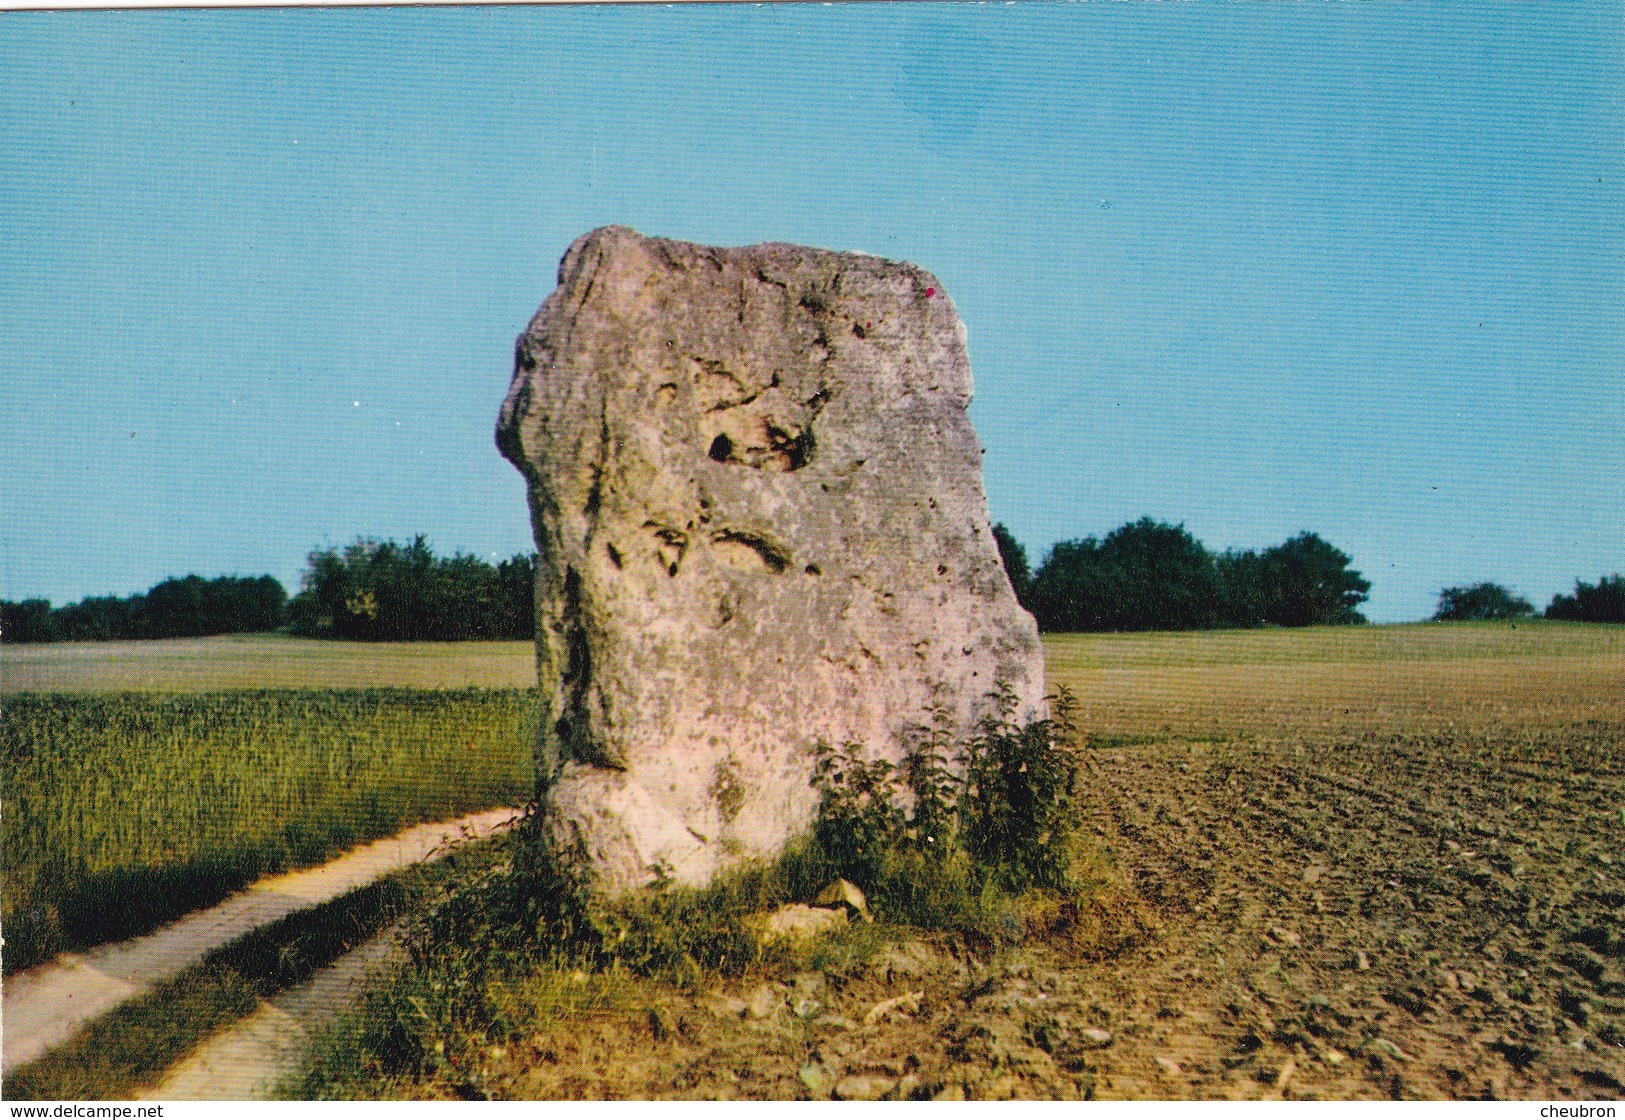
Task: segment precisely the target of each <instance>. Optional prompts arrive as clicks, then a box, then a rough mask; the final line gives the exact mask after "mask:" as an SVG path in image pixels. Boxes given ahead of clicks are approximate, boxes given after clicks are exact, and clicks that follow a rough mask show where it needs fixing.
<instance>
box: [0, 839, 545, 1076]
mask: <svg viewBox="0 0 1625 1120" xmlns="http://www.w3.org/2000/svg"><path fill="white" fill-rule="evenodd" d="M516 814H517V810H514V809H491V810H488V811H486V812H483V813H474V814H471V815H469V816H466V817H463V818H462V819H460V820H455V821H446V822H441V823H437V824H424V825H418V826H416V827H414V828H409V829H407V830H406V831H404V832H401V833H399V834H397V835H395V836H391V837H388V838H387V839H384V840H378V841H375V842H373V843H371V844H366V845H363V846H362V847H360V848H357V849H355V850H354V851H351V852H349V853H347V854H345V855H343V856H340V857H339V858H338V859H335V860H333V861H332V862H330V863H327V864H324V865H322V866H321V867H313V868H308V869H306V870H303V871H293V872H289V873H288V874H286V875H278V876H275V877H274V878H270V879H265V880H262V881H260V882H258V883H255V884H254V885H253V886H252V887H249V888H248V889H247V890H245V891H242V892H241V893H239V894H235V895H233V896H232V897H231V898H228V899H227V900H226V901H224V902H222V903H220V904H219V905H218V906H214V907H211V908H209V909H208V910H201V911H199V912H197V913H195V914H189V915H187V916H186V917H184V918H181V919H180V920H179V921H176V922H172V923H170V924H169V925H167V926H164V927H162V928H160V929H158V930H156V931H154V932H152V933H150V934H147V935H146V936H144V937H138V938H135V939H133V940H130V941H124V942H119V943H117V944H113V945H101V946H98V947H96V948H94V949H90V950H88V951H86V952H83V953H64V954H62V955H61V956H60V957H57V958H56V959H55V960H53V961H50V962H48V963H46V964H42V965H39V966H38V967H36V968H31V969H29V970H27V971H26V972H20V973H18V974H17V975H15V976H12V977H10V978H8V979H7V980H6V981H5V992H4V1001H3V1004H0V1010H3V1013H4V1014H3V1023H4V1030H5V1038H4V1065H3V1068H4V1069H6V1070H8V1071H9V1070H11V1069H14V1068H16V1067H17V1066H19V1065H22V1064H24V1063H27V1062H30V1061H32V1060H33V1059H35V1058H38V1057H39V1056H40V1055H42V1054H44V1053H45V1052H46V1051H47V1050H49V1049H50V1048H51V1047H53V1046H55V1045H57V1044H58V1043H60V1042H63V1041H66V1040H67V1039H68V1038H70V1037H72V1036H73V1034H74V1033H75V1032H76V1031H78V1030H79V1028H80V1027H82V1026H84V1024H85V1023H87V1022H89V1021H90V1020H91V1019H94V1018H95V1017H96V1016H98V1015H101V1014H103V1013H104V1012H107V1011H109V1010H111V1009H112V1008H114V1007H116V1006H118V1005H119V1004H120V1003H123V1002H124V1001H125V1000H128V999H130V998H132V997H134V996H137V995H139V994H141V993H142V992H145V991H147V990H148V989H150V988H152V987H153V986H154V985H155V984H158V983H160V982H161V981H163V980H167V979H168V978H169V977H171V976H174V975H175V974H176V973H178V972H180V971H182V970H183V969H185V968H187V967H188V966H190V965H193V964H195V963H197V962H198V961H199V960H201V959H202V958H203V957H204V956H205V955H206V954H208V953H209V952H210V951H211V950H214V949H217V948H219V947H220V946H222V945H225V944H227V943H229V942H231V941H234V940H236V939H237V938H238V937H241V936H242V935H243V934H245V933H248V932H249V931H250V930H253V929H257V928H258V927H260V926H263V925H266V924H268V923H270V922H274V921H276V920H278V919H280V918H284V917H286V916H288V915H289V914H292V913H294V912H295V911H298V910H303V909H306V908H308V907H311V906H315V905H317V904H319V903H322V902H326V901H328V900H329V899H333V898H337V897H339V896H340V895H342V894H346V893H348V892H349V891H352V890H355V889H356V888H358V887H362V886H365V885H366V884H368V883H370V882H372V881H374V880H375V879H378V878H379V877H381V876H383V875H387V874H389V873H390V872H392V871H397V870H400V869H401V868H403V867H406V866H408V865H410V864H414V863H419V862H422V861H423V860H425V859H429V858H433V855H434V853H436V851H437V850H442V849H444V847H445V845H446V844H447V843H449V842H450V841H453V840H456V839H458V838H460V837H470V838H474V837H480V836H486V835H489V834H490V833H491V832H493V831H495V830H496V829H498V828H500V827H502V826H503V825H504V824H506V823H508V822H509V821H511V820H512V819H513V818H514V817H515V816H516Z"/></svg>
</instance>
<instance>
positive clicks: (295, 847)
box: [0, 689, 536, 972]
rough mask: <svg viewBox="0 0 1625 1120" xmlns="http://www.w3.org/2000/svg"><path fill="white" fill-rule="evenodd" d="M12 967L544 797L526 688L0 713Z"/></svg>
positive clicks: (27, 704)
mask: <svg viewBox="0 0 1625 1120" xmlns="http://www.w3.org/2000/svg"><path fill="white" fill-rule="evenodd" d="M0 709H3V710H0V716H3V718H0V759H3V760H4V765H5V774H6V790H5V794H6V812H5V816H4V820H3V821H0V842H3V850H4V852H5V860H6V873H5V881H4V888H3V910H0V921H3V922H4V925H5V931H6V946H5V968H6V971H7V972H12V971H15V970H17V969H19V968H25V967H28V966H30V965H32V964H35V963H37V962H39V961H41V960H44V959H47V958H49V957H50V956H52V955H54V954H55V953H57V952H60V951H62V950H64V949H70V948H79V947H83V946H87V945H92V944H96V943H99V942H102V941H107V940H113V939H117V938H123V937H129V936H133V935H136V934H139V933H142V932H145V931H146V930H149V929H151V928H153V927H154V926H156V925H158V924H160V923H162V922H164V921H167V920H168V919H170V918H173V917H176V916H177V915H180V914H183V913H185V912H187V911H189V910H192V909H195V908H197V907H200V906H205V905H209V904H211V903H213V902H216V901H218V900H219V899H221V898H223V897H225V896H226V895H227V894H229V893H230V892H232V891H234V890H236V889H238V888H240V887H242V886H244V885H246V884H247V883H249V882H251V881H253V880H254V879H256V878H258V877H260V876H262V875H266V874H270V873H274V872H277V871H281V870H284V869H286V868H289V867H295V866H305V865H309V864H313V863H318V862H321V861H322V860H324V859H326V858H328V857H329V856H331V855H333V854H335V853H337V852H338V851H341V850H343V849H345V848H347V847H350V846H352V845H354V844H357V843H361V842H364V841H367V840H372V839H376V838H378V837H382V836H387V835H389V834H391V833H393V832H395V831H397V830H399V829H400V828H402V827H405V826H408V825H412V824H417V823H420V822H423V821H430V820H442V819H449V818H452V817H456V816H459V815H461V814H464V813H468V812H472V811H475V810H479V809H485V808H490V807H492V806H496V805H518V804H523V803H524V802H525V801H526V800H527V799H528V798H529V796H530V794H531V791H532V788H533V782H534V778H533V770H532V764H531V746H530V744H531V739H532V736H533V734H534V727H535V718H536V716H535V709H536V704H535V697H534V693H533V692H532V691H531V690H529V689H503V690H464V691H442V692H423V691H407V690H395V689H372V690H365V691H361V690H356V691H324V692H315V691H310V692H299V691H259V692H230V693H206V694H197V695H151V694H135V693H126V694H115V695H89V696H86V695H79V696H75V695H65V694H58V695H49V696H39V695H29V694H23V695H16V696H10V697H7V698H5V700H4V701H0Z"/></svg>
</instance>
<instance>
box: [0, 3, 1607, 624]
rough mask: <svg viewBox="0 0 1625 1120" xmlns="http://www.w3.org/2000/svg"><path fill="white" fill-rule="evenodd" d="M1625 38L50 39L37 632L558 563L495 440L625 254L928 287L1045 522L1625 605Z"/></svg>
mask: <svg viewBox="0 0 1625 1120" xmlns="http://www.w3.org/2000/svg"><path fill="white" fill-rule="evenodd" d="M1622 48H1625V9H1621V8H1620V6H1619V5H1618V4H1614V3H1585V2H1574V3H1566V4H1561V5H1516V6H1514V5H1504V4H1483V5H1480V4H1448V5H1447V4H1426V3H1417V4H1404V5H1399V4H1360V5H1353V4H1293V5H1287V4H1255V5H1239V4H1237V5H1231V4H1218V3H1189V4H1171V3H1132V4H1035V3H1017V4H974V5H934V4H930V5H909V6H904V5H893V4H864V5H839V4H838V5H810V4H809V5H776V6H766V7H751V6H743V5H740V6H679V7H674V8H667V7H652V6H649V7H645V6H632V7H599V8H591V7H568V8H560V7H540V8H534V7H533V8H454V9H442V8H412V9H369V10H331V9H330V10H281V11H274V10H273V11H215V12H199V11H160V12H70V13H27V14H16V13H13V14H9V15H7V16H5V17H4V19H3V20H0V448H3V450H4V455H3V459H0V522H3V524H4V526H5V528H4V534H3V540H0V597H4V598H21V597H24V596H46V597H49V598H51V599H53V600H54V601H56V602H59V603H60V602H63V601H69V600H73V599H77V598H79V597H81V596H84V595H87V594H106V593H117V594H128V593H131V592H135V591H140V590H144V589H145V588H147V587H148V586H150V585H151V584H152V583H154V582H156V581H157V580H159V579H162V578H164V577H166V576H169V575H180V574H185V573H187V572H194V571H195V572H198V573H200V574H204V575H218V574H227V573H242V574H258V573H261V572H266V571H269V572H271V573H272V574H275V575H277V576H278V577H279V578H281V579H283V580H284V582H286V583H288V584H289V586H290V590H291V589H292V588H293V587H295V586H296V585H297V578H298V574H299V572H300V570H301V568H302V566H303V558H304V556H305V554H306V553H307V552H308V551H309V550H310V549H311V548H313V547H316V546H320V545H330V544H343V543H345V542H347V541H349V540H351V539H353V538H354V537H356V536H358V535H363V534H365V535H372V536H379V537H390V536H393V537H396V538H397V539H401V538H405V537H408V536H410V535H412V534H414V533H418V532H422V533H425V534H427V535H428V536H429V538H430V540H431V541H432V542H433V543H434V545H435V546H436V547H437V549H439V550H440V551H443V552H447V553H449V552H451V551H453V550H459V549H460V550H464V551H469V552H475V553H479V554H481V555H485V556H487V557H492V556H504V557H505V556H507V555H510V554H511V553H513V552H516V551H519V550H521V549H525V548H528V547H529V527H528V524H527V520H526V513H525V505H524V500H523V490H522V487H521V484H520V481H519V477H518V475H517V473H516V472H515V471H513V469H512V468H511V467H509V466H508V465H507V464H506V463H505V462H503V461H502V460H501V459H500V458H499V457H498V455H497V453H496V451H495V450H494V448H493V445H492V442H491V428H492V425H493V422H494V420H495V416H496V411H497V406H498V404H499V403H500V400H501V398H502V395H503V392H504V390H505V388H506V385H507V380H508V375H509V372H510V360H511V353H512V342H513V339H514V336H515V335H516V334H517V333H518V332H519V331H520V329H521V328H522V327H523V326H524V324H525V322H526V321H527V319H528V318H529V316H530V315H531V314H532V313H533V312H534V310H535V308H536V306H537V305H538V304H539V303H540V302H541V300H542V299H543V298H544V297H545V296H546V295H547V293H548V291H549V290H550V289H551V287H552V284H553V277H554V272H555V269H556V266H557V261H558V257H559V255H560V254H561V253H562V252H563V250H564V248H565V247H566V246H567V245H568V244H569V242H570V241H571V240H572V239H573V238H574V237H575V236H577V235H578V234H580V233H582V232H585V231H586V230H588V229H591V228H593V227H595V226H599V225H604V224H608V223H621V224H625V225H630V226H633V227H636V228H637V229H640V230H642V231H643V232H645V233H648V234H657V235H662V236H669V237H676V238H683V239H686V240H693V241H700V242H706V243H711V244H725V245H740V244H749V243H752V242H757V241H765V240H778V241H797V242H804V243H807V244H813V245H820V246H826V247H830V248H837V249H861V250H865V251H868V252H872V253H878V254H881V255H884V256H888V257H894V258H900V259H907V260H912V261H915V262H917V263H919V264H921V265H923V266H924V267H926V268H929V269H930V270H932V271H933V272H935V273H936V274H937V275H938V276H939V277H940V278H941V279H942V280H943V282H944V284H945V285H946V287H947V289H948V291H949V293H950V294H951V295H952V296H953V297H954V299H955V302H956V303H957V304H958V307H959V310H960V314H961V315H962V316H963V317H964V319H965V321H966V323H967V326H968V328H969V332H970V346H971V359H972V364H973V367H974V369H975V374H976V381H977V399H976V402H975V404H974V405H973V406H972V417H973V419H974V421H975V423H976V426H977V430H978V432H979V433H980V435H981V438H982V440H983V442H984V443H985V444H986V446H987V456H986V460H985V462H986V484H987V489H988V495H989V499H990V502H991V505H992V509H993V514H994V517H995V518H996V519H998V520H1002V521H1003V522H1005V523H1006V524H1007V525H1009V526H1010V528H1011V529H1012V530H1013V531H1014V532H1015V534H1016V536H1017V537H1018V538H1019V539H1020V540H1022V541H1023V542H1024V543H1025V544H1026V545H1027V547H1028V550H1029V552H1030V553H1031V554H1032V555H1033V558H1034V560H1037V559H1039V558H1040V557H1041V556H1042V553H1043V552H1044V550H1045V549H1046V548H1047V546H1048V545H1049V544H1051V543H1052V542H1054V541H1056V540H1059V539H1065V538H1071V537H1080V536H1084V535H1088V534H1095V535H1100V534H1103V533H1105V532H1107V531H1109V530H1110V529H1112V528H1113V527H1115V526H1117V525H1119V524H1121V523H1122V522H1124V521H1127V520H1130V519H1133V518H1137V517H1139V516H1142V515H1146V514H1149V515H1152V516H1155V517H1158V518H1162V519H1166V520H1169V521H1175V522H1184V524H1185V525H1186V526H1187V527H1188V528H1190V529H1191V531H1192V532H1194V533H1195V534H1196V535H1197V536H1199V537H1200V538H1201V539H1202V540H1203V541H1205V542H1206V543H1207V544H1208V545H1209V546H1210V547H1213V548H1216V549H1217V548H1224V547H1231V546H1263V545H1269V544H1273V543H1276V542H1278V541H1280V540H1282V539H1284V538H1286V537H1287V536H1289V535H1290V534H1292V533H1294V532H1296V531H1298V530H1300V529H1312V530H1314V531H1316V532H1319V533H1320V534H1321V535H1322V536H1324V537H1326V538H1327V539H1329V540H1331V541H1332V542H1333V543H1335V544H1337V545H1338V546H1339V547H1341V548H1343V549H1344V550H1345V551H1346V552H1348V553H1350V554H1351V555H1352V556H1353V558H1354V563H1355V566H1356V567H1357V568H1359V569H1361V570H1362V571H1363V572H1364V573H1365V574H1366V575H1367V577H1368V578H1370V579H1371V581H1372V585H1373V586H1372V593H1371V601H1370V603H1369V604H1368V607H1367V613H1368V614H1369V615H1370V617H1372V618H1373V619H1374V620H1377V621H1390V620H1402V619H1412V618H1419V617H1423V616H1425V615H1426V614H1428V613H1429V612H1430V611H1431V609H1432V606H1433V603H1434V598H1435V596H1436V594H1437V592H1438V590H1439V589H1440V588H1441V587H1444V586H1446V585H1448V584H1457V583H1465V582H1470V581H1477V580H1482V579H1493V580H1498V581H1500V582H1503V583H1506V584H1509V585H1511V586H1512V587H1514V588H1515V589H1516V590H1518V591H1520V592H1522V593H1524V594H1525V595H1527V596H1528V597H1530V598H1531V599H1533V600H1535V601H1536V603H1537V605H1543V604H1544V603H1545V602H1546V601H1547V600H1548V599H1549V598H1550V596H1551V595H1552V594H1553V593H1554V592H1556V591H1560V590H1568V589H1570V588H1571V587H1572V586H1573V583H1574V580H1575V579H1576V578H1577V577H1582V578H1585V579H1587V580H1592V581H1594V580H1595V579H1596V578H1597V577H1598V576H1600V575H1602V574H1604V573H1606V572H1614V571H1621V570H1625V361H1622V359H1625V310H1622V309H1625V299H1622V297H1625V267H1622V266H1625V197H1622V191H1621V183H1622V176H1625V49H1622Z"/></svg>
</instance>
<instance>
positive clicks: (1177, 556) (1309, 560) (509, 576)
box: [0, 517, 1625, 644]
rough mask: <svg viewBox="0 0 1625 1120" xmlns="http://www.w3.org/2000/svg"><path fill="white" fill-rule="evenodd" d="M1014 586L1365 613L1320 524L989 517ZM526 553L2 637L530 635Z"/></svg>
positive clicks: (1042, 612) (1572, 602) (209, 597)
mask: <svg viewBox="0 0 1625 1120" xmlns="http://www.w3.org/2000/svg"><path fill="white" fill-rule="evenodd" d="M993 536H994V540H995V541H996V542H997V543H998V547H999V554H1000V556H1001V557H1002V558H1003V560H1004V567H1005V571H1006V573H1007V574H1008V575H1009V577H1010V583H1011V586H1012V587H1013V588H1014V589H1015V592H1016V597H1017V598H1018V599H1019V600H1020V601H1021V603H1022V605H1023V606H1025V607H1026V608H1027V609H1028V610H1030V611H1031V612H1032V613H1033V615H1034V616H1035V617H1036V618H1037V619H1038V625H1039V628H1040V629H1041V630H1044V631H1079V630H1115V631H1123V630H1203V629H1212V628H1215V627H1254V626H1311V625H1341V624H1354V623H1363V622H1364V621H1365V617H1364V616H1363V615H1362V614H1361V613H1360V611H1359V607H1360V604H1361V603H1363V602H1365V601H1366V598H1367V592H1368V591H1369V590H1370V588H1371V585H1370V583H1369V582H1368V581H1367V580H1366V579H1365V578H1364V577H1363V576H1362V575H1361V574H1360V573H1359V572H1358V571H1356V570H1355V569H1354V568H1353V567H1352V566H1351V564H1352V561H1351V559H1350V557H1349V556H1347V555H1346V554H1345V553H1343V552H1342V551H1340V550H1339V549H1337V548H1336V547H1334V546H1333V545H1331V544H1329V543H1328V542H1326V541H1325V540H1323V539H1321V538H1320V537H1319V536H1318V535H1317V534H1315V533H1309V532H1304V533H1299V534H1298V535H1296V536H1294V537H1292V538H1290V539H1288V540H1287V541H1284V542H1283V543H1281V544H1278V545H1274V546H1272V547H1270V548H1265V549H1262V550H1253V549H1243V550H1235V549H1231V550H1227V551H1225V552H1221V553H1213V552H1211V551H1209V550H1208V549H1207V548H1206V547H1204V546H1203V544H1202V543H1201V542H1200V541H1199V540H1197V539H1196V538H1195V537H1194V536H1192V535H1191V534H1190V532H1188V531H1187V530H1186V529H1185V527H1184V526H1183V525H1170V524H1167V523H1165V522H1161V521H1155V520H1153V519H1151V518H1149V517H1146V518H1141V519H1140V520H1139V521H1134V522H1130V523H1129V524H1126V525H1123V526H1121V527H1119V528H1117V529H1114V530H1113V531H1112V532H1110V533H1107V534H1106V536H1105V537H1103V538H1100V539H1096V538H1094V537H1085V538H1083V539H1082V540H1070V541H1061V542H1060V543H1058V544H1056V545H1055V546H1054V547H1052V548H1051V549H1050V550H1049V553H1048V554H1047V555H1046V556H1045V558H1044V561H1043V563H1042V564H1040V565H1039V566H1038V570H1037V571H1032V570H1031V569H1030V568H1029V566H1028V562H1027V553H1026V550H1025V549H1024V548H1023V547H1022V546H1021V544H1020V543H1019V542H1018V541H1016V539H1015V538H1014V537H1013V536H1011V534H1010V532H1009V530H1008V529H1006V528H1005V527H1004V526H1003V525H995V526H993ZM535 570H536V556H535V554H534V553H520V554H518V555H516V556H513V557H512V558H510V559H508V560H504V561H502V562H501V563H499V564H495V565H492V564H489V563H487V562H486V561H484V560H482V559H480V558H479V557H477V556H467V555H463V554H461V553H458V554H455V555H453V556H451V557H441V556H436V555H435V554H434V550H433V549H432V548H431V547H430V546H429V544H428V542H427V540H425V538H424V537H422V536H418V537H416V538H414V539H413V540H412V541H411V542H410V543H408V544H397V543H396V542H394V541H377V540H372V539H367V538H362V539H358V540H356V541H355V542H354V543H352V544H350V545H347V546H345V547H344V548H325V549H317V550H315V551H313V552H311V553H310V554H309V556H307V557H306V567H305V572H304V574H303V576H302V577H301V579H300V591H299V593H298V594H297V595H295V596H293V597H292V598H291V599H290V598H289V597H288V594H287V591H286V590H285V589H284V588H283V586H282V584H281V583H280V582H278V581H277V580H276V579H275V578H273V577H271V576H268V575H267V576H258V577H241V576H221V577H219V578H216V579H205V578H203V577H202V576H196V575H189V576H185V577H181V578H174V579H166V580H164V581H163V582H161V583H159V584H157V585H156V586H154V587H153V588H152V589H151V590H149V591H147V592H145V593H143V594H139V595H131V596H129V597H127V598H119V597H117V596H102V597H92V598H87V599H84V600H83V601H81V602H78V603H72V604H69V605H67V606H62V607H55V608H53V607H52V606H51V604H50V602H49V601H48V600H45V599H25V600H23V601H21V602H10V601H6V600H0V642H4V643H6V644H13V643H23V642H60V641H111V640H118V639H130V638H188V637H202V636H205V635H209V634H241V633H257V632H265V631H273V630H280V631H284V632H286V633H290V634H293V635H296V636H299V637H310V638H343V639H351V640H359V641H419V640H427V641H460V640H464V639H471V638H529V637H532V636H533V634H534V632H535V615H534V608H533V605H532V586H533V583H534V579H535ZM1544 613H1545V617H1547V618H1550V619H1562V620H1569V621H1580V622H1622V623H1625V577H1622V576H1620V575H1610V576H1603V577H1602V579H1601V580H1600V581H1599V582H1598V583H1595V584H1590V583H1586V582H1585V581H1583V580H1580V581H1576V583H1575V589H1574V593H1573V594H1571V595H1563V594H1559V595H1557V596H1556V597H1554V598H1553V599H1552V601H1551V604H1550V605H1548V606H1547V608H1546V610H1545V612H1544ZM1534 614H1535V609H1534V607H1533V606H1532V605H1531V604H1530V603H1529V601H1528V600H1527V599H1524V598H1522V597H1520V596H1517V595H1515V594H1513V593H1512V592H1511V591H1509V590H1507V589H1506V588H1505V587H1502V586H1501V585H1500V584H1496V583H1478V584H1473V585H1470V586H1464V587H1447V588H1445V589H1444V590H1443V591H1441V592H1440V593H1439V605H1438V609H1437V611H1436V612H1435V614H1434V616H1433V617H1434V619H1435V620H1437V621H1457V620H1473V619H1517V618H1527V617H1532V616H1533V615H1534Z"/></svg>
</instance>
